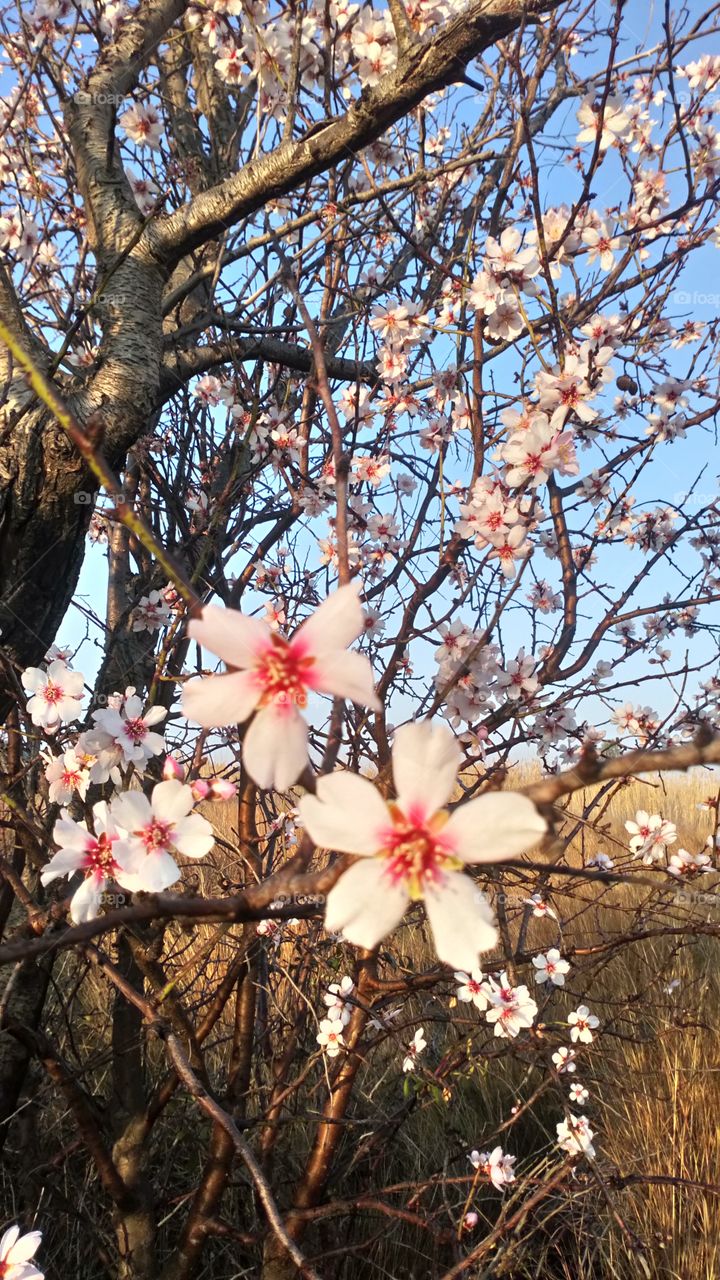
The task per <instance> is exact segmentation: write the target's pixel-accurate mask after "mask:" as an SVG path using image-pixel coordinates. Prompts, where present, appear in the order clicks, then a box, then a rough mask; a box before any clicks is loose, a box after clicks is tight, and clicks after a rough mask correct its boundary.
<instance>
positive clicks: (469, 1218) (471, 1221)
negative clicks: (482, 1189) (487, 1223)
mask: <svg viewBox="0 0 720 1280" xmlns="http://www.w3.org/2000/svg"><path fill="white" fill-rule="evenodd" d="M477 1224H478V1215H477V1214H476V1213H475V1212H474V1211H472V1210H471V1211H470V1213H466V1214H465V1217H464V1218H463V1226H464V1228H465V1230H466V1231H472V1229H473V1227H476V1226H477Z"/></svg>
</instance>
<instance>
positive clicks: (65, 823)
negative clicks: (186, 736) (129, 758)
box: [0, 800, 129, 1276]
mask: <svg viewBox="0 0 720 1280" xmlns="http://www.w3.org/2000/svg"><path fill="white" fill-rule="evenodd" d="M92 812H93V826H94V828H95V830H94V831H88V829H87V827H86V826H85V824H84V823H81V822H74V821H73V820H72V818H70V817H69V815H68V814H67V813H65V812H64V813H63V816H62V818H60V819H59V820H58V821H57V822H56V823H55V826H54V828H53V840H54V841H55V843H56V844H57V845H59V848H58V851H57V853H54V854H53V856H52V858H51V859H50V861H49V862H48V864H47V866H45V867H43V869H42V871H41V872H40V879H41V881H42V883H43V884H50V882H51V881H52V880H57V878H58V877H59V876H72V875H74V874H75V872H76V871H82V872H83V874H84V877H85V878H84V880H83V882H82V884H81V885H80V888H79V889H77V890H76V891H75V893H74V894H73V896H72V899H71V901H70V918H71V919H72V920H73V921H74V922H75V924H82V923H83V922H84V921H85V920H92V919H94V917H95V916H96V915H97V914H98V911H99V908H100V901H101V898H102V895H103V893H104V891H105V889H106V888H107V886H108V884H111V883H112V882H113V881H117V883H118V884H120V883H121V882H122V876H123V871H124V863H123V860H122V859H121V858H120V859H119V858H118V853H117V842H118V840H119V839H120V835H119V832H118V829H117V827H116V826H115V823H114V822H113V820H112V816H111V814H110V811H109V809H108V806H107V802H106V801H105V800H100V801H98V803H97V804H96V805H93V811H92ZM128 887H129V886H128ZM1 1275H2V1272H0V1276H1Z"/></svg>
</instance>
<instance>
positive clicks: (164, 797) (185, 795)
mask: <svg viewBox="0 0 720 1280" xmlns="http://www.w3.org/2000/svg"><path fill="white" fill-rule="evenodd" d="M193 804H194V798H193V793H192V787H188V786H187V784H186V783H184V782H180V780H179V778H168V779H167V781H166V782H158V784H157V786H155V787H153V793H152V809H153V813H154V814H155V816H156V817H157V818H160V820H161V821H162V822H179V821H180V819H181V818H184V817H186V815H187V814H188V813H189V812H190V810H191V809H192V807H193Z"/></svg>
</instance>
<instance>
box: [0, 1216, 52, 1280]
mask: <svg viewBox="0 0 720 1280" xmlns="http://www.w3.org/2000/svg"><path fill="white" fill-rule="evenodd" d="M41 1240H42V1236H41V1234H40V1232H39V1231H27V1232H26V1233H25V1235H24V1236H21V1235H20V1228H19V1227H18V1226H17V1225H15V1226H12V1227H8V1229H7V1231H5V1232H4V1233H3V1235H2V1236H1V1237H0V1276H2V1278H3V1280H44V1277H43V1272H42V1271H38V1269H37V1267H36V1266H35V1264H34V1263H33V1262H32V1261H31V1259H32V1257H33V1254H35V1253H36V1252H37V1250H38V1249H39V1247H40V1241H41Z"/></svg>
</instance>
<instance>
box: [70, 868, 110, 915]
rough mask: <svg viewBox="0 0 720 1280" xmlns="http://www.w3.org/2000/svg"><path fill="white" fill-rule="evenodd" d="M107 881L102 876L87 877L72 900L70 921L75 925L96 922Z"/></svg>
mask: <svg viewBox="0 0 720 1280" xmlns="http://www.w3.org/2000/svg"><path fill="white" fill-rule="evenodd" d="M106 884H107V881H106V879H105V877H104V876H103V875H102V874H100V875H91V876H86V877H85V879H84V880H83V882H82V884H81V885H80V888H79V889H77V890H76V891H75V893H74V894H73V896H72V898H71V899H70V919H71V920H72V921H73V923H74V924H85V922H86V921H87V920H94V919H95V917H96V915H98V913H99V911H100V899H101V897H102V892H103V889H104V888H105V885H106Z"/></svg>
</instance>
